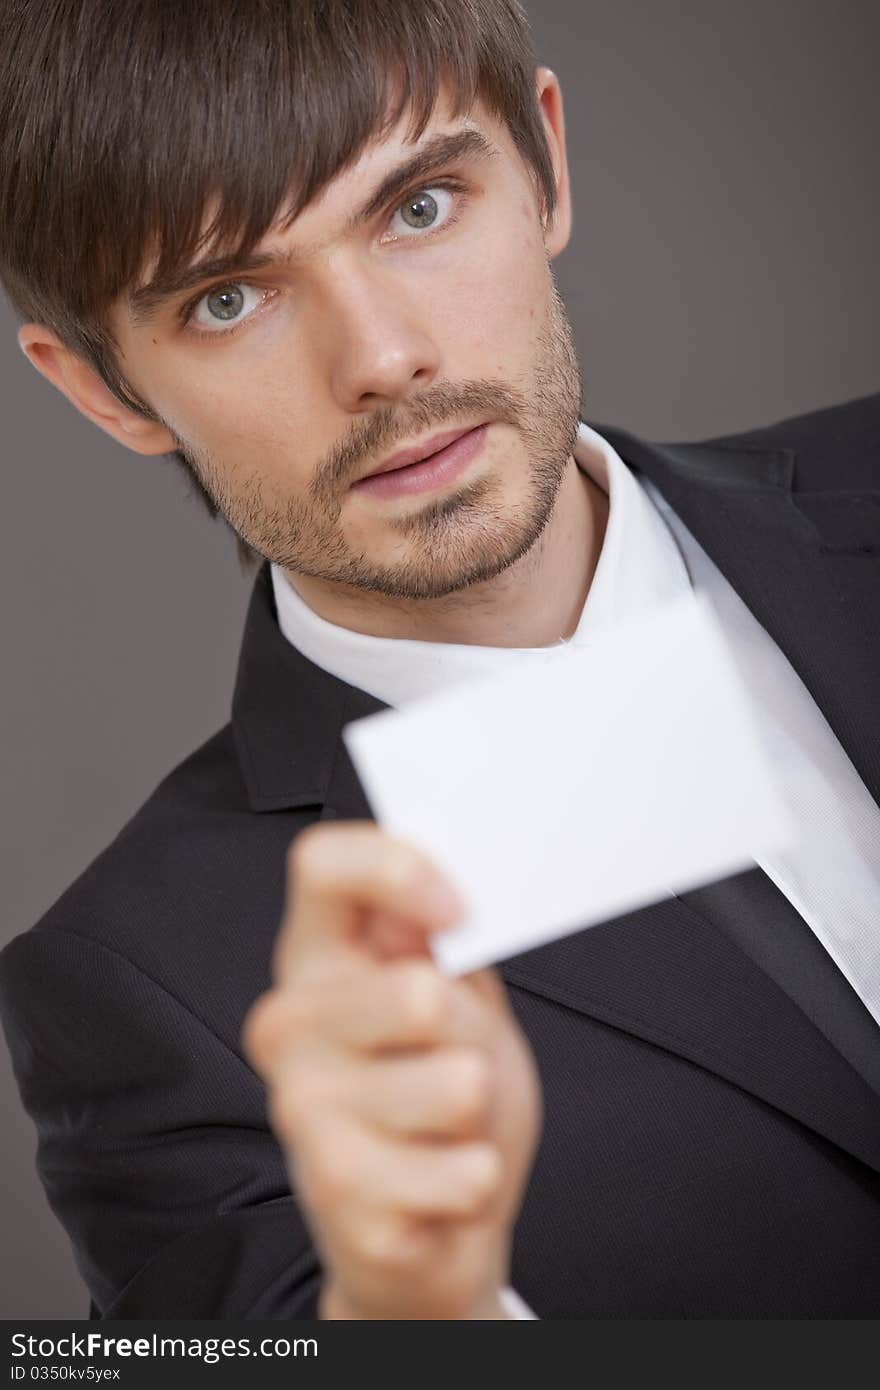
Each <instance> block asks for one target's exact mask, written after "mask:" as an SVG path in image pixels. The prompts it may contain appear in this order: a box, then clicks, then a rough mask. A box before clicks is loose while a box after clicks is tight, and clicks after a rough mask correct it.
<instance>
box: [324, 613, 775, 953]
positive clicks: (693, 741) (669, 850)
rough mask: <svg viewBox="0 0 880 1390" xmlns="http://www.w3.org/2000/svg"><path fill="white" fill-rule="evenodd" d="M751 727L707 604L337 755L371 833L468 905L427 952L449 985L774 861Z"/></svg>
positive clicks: (641, 624)
mask: <svg viewBox="0 0 880 1390" xmlns="http://www.w3.org/2000/svg"><path fill="white" fill-rule="evenodd" d="M756 717H757V712H756V711H755V710H754V709H753V708H752V706H751V705H750V702H749V696H748V694H747V692H746V690H745V687H744V686H743V684H742V681H741V678H740V676H739V673H738V671H737V670H736V667H735V666H734V664H733V660H732V658H731V656H730V654H729V652H728V650H727V647H726V644H725V642H724V638H723V635H722V634H721V632H720V629H719V627H718V623H717V619H716V618H715V616H714V613H713V612H712V609H711V607H710V605H709V603H708V601H707V600H706V599H704V598H703V597H702V596H701V595H698V594H692V593H689V594H687V595H684V596H682V597H681V598H677V599H676V600H675V601H674V602H672V603H670V604H667V605H664V606H662V607H656V608H653V609H652V610H650V611H649V612H648V613H646V614H645V615H644V616H643V617H640V618H639V619H637V620H634V621H630V622H627V623H625V624H620V625H618V626H616V627H615V628H613V629H609V630H606V631H604V632H600V633H598V634H597V635H596V636H595V638H594V639H591V641H590V643H588V644H587V645H584V646H578V647H571V648H566V649H565V651H564V653H562V654H561V659H559V660H554V661H551V662H550V663H548V664H547V665H546V666H542V667H540V668H537V669H535V668H534V667H532V666H524V668H523V670H522V672H518V671H513V672H511V671H510V670H509V669H505V670H504V671H503V672H502V673H499V674H498V675H494V674H493V675H490V676H480V677H477V678H475V679H474V680H473V681H472V682H468V683H466V684H463V685H458V686H456V687H454V688H452V689H447V690H443V691H439V692H438V693H437V694H434V695H430V696H427V697H424V698H421V699H419V700H417V701H414V702H412V703H411V704H408V705H406V706H405V707H404V708H402V709H396V710H395V709H389V710H380V711H379V712H378V713H376V714H372V715H369V716H367V717H366V718H364V719H358V720H355V721H354V722H352V723H349V724H347V725H346V726H345V728H344V729H343V738H344V740H345V744H346V747H347V749H348V751H349V754H350V756H351V759H352V762H353V763H354V766H355V769H356V771H357V773H358V776H359V777H360V779H361V782H362V784H363V786H364V789H365V791H366V793H367V796H368V797H369V800H370V803H371V805H372V807H373V810H374V812H375V815H376V819H377V821H378V823H379V824H380V825H382V826H383V827H385V829H387V830H389V831H390V832H391V833H393V834H395V835H399V836H402V837H404V838H407V839H409V840H410V841H411V842H412V843H414V844H416V845H418V846H419V847H420V848H422V849H423V850H425V851H426V852H427V853H428V854H429V855H430V856H431V857H432V859H433V860H434V862H435V863H436V864H437V865H438V867H439V868H441V869H442V870H443V871H445V873H446V874H447V875H448V877H449V878H450V880H451V881H452V883H453V884H454V885H455V886H456V888H457V889H458V891H459V893H460V894H461V895H462V897H463V899H464V901H465V903H466V904H467V910H466V912H465V914H464V915H463V916H462V918H461V919H460V920H459V922H458V923H457V924H456V925H455V926H454V927H451V928H449V929H448V930H446V931H443V932H441V933H437V934H436V935H435V936H434V937H433V946H432V949H433V951H434V955H435V959H436V960H437V961H438V963H439V964H440V965H441V967H442V968H444V969H445V970H446V971H447V972H448V973H450V974H460V973H463V972H465V971H469V970H474V969H477V968H479V967H481V966H484V965H488V964H491V963H493V962H495V961H498V960H503V959H506V958H507V957H509V956H512V955H516V954H518V953H519V952H521V951H525V950H528V949H530V948H531V947H534V946H538V945H541V944H543V943H545V942H547V941H550V940H552V939H553V938H554V937H558V936H561V935H564V934H566V933H568V932H572V931H577V930H580V929H582V928H584V927H588V926H592V925H594V924H595V923H597V922H602V921H606V920H607V919H608V918H611V917H615V916H617V915H619V914H620V913H623V912H628V911H632V910H634V909H635V908H638V907H642V906H645V905H646V904H648V903H651V902H656V901H658V900H659V899H660V898H663V897H666V896H668V895H669V894H670V893H672V892H683V891H685V890H687V889H688V888H693V887H696V886H697V885H699V884H702V883H707V882H711V881H712V880H714V879H718V878H723V877H725V876H727V875H728V874H732V873H737V872H738V871H740V870H741V869H745V868H749V867H751V866H752V865H753V864H754V862H755V859H756V858H757V857H759V856H763V855H765V854H767V853H769V852H771V851H773V850H776V849H778V848H782V847H784V846H785V845H786V844H787V843H788V841H789V838H790V834H791V825H790V819H789V816H788V813H787V810H786V808H785V804H784V802H783V800H782V798H781V795H780V793H779V792H778V790H777V788H776V787H775V785H774V782H773V778H772V776H771V773H770V771H769V769H768V767H767V765H766V762H765V759H764V755H763V752H762V750H761V747H760V745H759V742H758V737H757V734H756V732H755V718H756Z"/></svg>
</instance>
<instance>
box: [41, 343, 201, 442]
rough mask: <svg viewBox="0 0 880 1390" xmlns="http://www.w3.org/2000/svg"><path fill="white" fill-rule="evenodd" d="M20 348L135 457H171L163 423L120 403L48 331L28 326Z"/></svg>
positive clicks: (78, 407)
mask: <svg viewBox="0 0 880 1390" xmlns="http://www.w3.org/2000/svg"><path fill="white" fill-rule="evenodd" d="M18 345H19V347H20V348H21V350H22V352H23V353H24V355H25V357H26V358H27V359H28V361H29V362H30V363H31V364H32V366H34V367H36V369H37V371H38V372H39V373H40V374H41V375H42V376H44V377H45V378H46V380H47V381H51V383H52V385H53V386H55V387H57V388H58V390H59V391H60V392H61V393H62V395H64V396H66V397H67V399H68V400H69V401H71V402H72V404H73V405H75V406H76V408H77V410H78V411H79V412H80V413H81V414H82V415H85V417H86V419H87V420H91V421H92V424H94V425H97V426H98V428H99V429H102V430H104V431H105V432H106V433H107V434H109V435H112V436H113V438H114V439H116V440H118V441H119V443H120V444H124V445H125V447H126V448H127V449H133V450H134V452H135V453H136V454H168V453H172V452H173V451H174V450H175V449H176V448H177V443H176V441H175V439H174V437H173V435H172V434H171V433H170V431H169V430H167V429H166V428H165V426H164V425H163V424H161V422H155V421H152V420H145V419H144V418H143V416H141V415H136V414H135V412H134V411H133V410H129V409H128V408H127V407H126V406H124V405H123V404H122V402H121V401H118V400H117V399H116V397H115V396H114V395H113V392H112V391H110V390H109V388H108V387H107V386H106V384H105V383H104V382H103V381H102V380H101V378H100V377H99V376H98V374H97V373H96V372H95V371H94V370H93V369H92V368H91V367H90V366H89V365H88V363H86V362H84V361H83V360H82V358H81V357H77V356H76V354H75V353H73V352H71V351H70V349H69V348H66V347H65V346H64V344H63V343H61V342H60V341H59V339H58V338H57V337H56V335H55V334H54V333H53V332H52V331H51V329H49V328H45V327H44V326H43V325H42V324H40V323H25V324H23V325H22V326H21V328H20V329H19V330H18Z"/></svg>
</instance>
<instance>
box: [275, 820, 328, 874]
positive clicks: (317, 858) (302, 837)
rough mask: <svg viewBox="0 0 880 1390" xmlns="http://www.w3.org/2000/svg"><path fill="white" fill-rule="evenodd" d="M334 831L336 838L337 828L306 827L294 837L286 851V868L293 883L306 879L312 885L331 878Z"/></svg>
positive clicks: (323, 826) (325, 826) (326, 826)
mask: <svg viewBox="0 0 880 1390" xmlns="http://www.w3.org/2000/svg"><path fill="white" fill-rule="evenodd" d="M334 831H335V832H336V833H337V837H338V832H339V827H338V826H334V825H324V824H321V825H307V826H305V828H304V829H302V830H300V831H299V833H298V834H297V835H296V836H295V837H294V839H293V840H292V841H291V843H290V845H289V846H288V849H287V867H288V870H289V872H290V874H291V876H292V877H293V879H294V881H296V880H299V879H308V881H309V883H311V884H314V883H321V882H323V881H324V880H326V879H327V878H329V877H330V876H331V874H332V870H333V859H334V854H333V838H334V837H333V832H334Z"/></svg>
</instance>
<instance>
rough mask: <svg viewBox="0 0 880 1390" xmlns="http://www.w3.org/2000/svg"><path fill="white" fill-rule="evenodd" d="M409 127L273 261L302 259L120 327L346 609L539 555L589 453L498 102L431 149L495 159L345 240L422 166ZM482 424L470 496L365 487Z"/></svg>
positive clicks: (242, 493)
mask: <svg viewBox="0 0 880 1390" xmlns="http://www.w3.org/2000/svg"><path fill="white" fill-rule="evenodd" d="M406 116H407V113H406V112H405V113H404V116H403V118H402V120H401V122H400V124H399V125H398V126H397V127H395V129H394V131H393V132H392V133H391V135H390V136H389V137H388V138H386V139H385V140H383V141H382V143H381V144H373V145H371V146H369V147H368V148H367V150H366V151H365V152H364V154H363V155H362V156H361V158H360V159H359V160H358V161H357V162H356V163H355V164H354V165H353V166H351V167H350V168H349V169H347V170H345V171H343V172H342V173H341V174H340V175H338V176H337V178H336V179H335V180H334V181H333V182H332V183H331V184H330V185H329V186H328V188H327V189H326V190H325V191H324V193H323V194H322V195H321V197H320V198H319V199H317V200H314V201H313V202H312V204H310V205H309V206H308V207H307V208H306V209H304V210H303V211H302V212H301V213H300V215H299V216H298V217H297V218H296V220H295V221H294V222H293V224H292V225H291V226H290V227H289V228H288V229H287V230H286V231H284V232H279V233H277V234H269V235H267V236H266V237H265V238H264V240H263V242H262V244H261V246H260V248H259V249H260V250H261V251H263V250H267V251H270V250H281V251H284V250H289V249H291V248H296V249H297V250H302V251H303V252H304V253H305V254H304V255H303V257H302V259H300V260H298V261H297V262H296V263H293V264H289V265H286V266H283V267H281V266H275V267H269V268H266V269H263V270H259V271H256V272H249V273H247V274H246V275H245V274H241V275H239V274H237V273H235V272H231V273H230V274H229V275H228V276H227V277H226V278H225V279H223V280H217V279H216V278H215V279H214V280H213V281H212V282H209V283H203V284H201V285H199V286H197V287H196V288H195V289H191V290H190V291H189V292H188V293H185V294H181V295H179V296H177V297H176V298H175V299H174V300H172V301H171V302H169V303H168V304H166V305H164V306H162V307H161V308H160V309H159V310H157V312H156V316H155V318H154V319H153V320H152V321H151V322H149V323H143V324H140V325H138V326H135V325H133V324H132V323H131V322H130V321H129V318H128V312H127V305H125V306H123V303H122V302H120V304H118V305H117V306H115V310H114V318H113V327H114V331H115V332H116V333H117V335H118V339H119V342H120V346H121V348H122V354H123V355H122V358H121V362H120V365H121V368H122V370H123V372H124V373H125V374H126V376H127V378H128V380H129V382H130V383H131V385H132V387H133V388H134V390H135V391H136V392H137V393H138V395H139V396H140V397H141V398H142V399H143V400H145V401H147V402H149V404H150V406H151V407H152V409H153V410H154V411H155V413H156V414H157V415H158V416H159V417H160V419H161V421H162V422H163V424H164V425H165V427H166V428H167V429H168V431H169V432H170V434H171V435H172V437H173V438H174V441H175V445H174V447H176V448H178V449H179V450H180V451H181V453H183V454H184V456H185V457H186V459H187V460H188V462H189V463H190V466H191V467H192V468H193V470H194V471H195V472H196V474H197V476H198V477H199V478H200V480H201V482H202V484H203V486H204V487H205V489H206V491H207V492H208V493H209V494H210V495H211V496H212V498H213V499H214V500H215V502H216V503H217V505H218V507H219V508H220V511H221V512H222V513H223V515H224V516H225V517H226V518H227V520H228V521H229V522H230V524H231V525H232V526H233V527H234V528H235V530H236V531H237V532H238V533H239V534H240V535H242V536H243V537H244V538H245V540H247V541H248V542H249V544H250V545H251V546H253V547H254V549H256V550H257V551H259V552H260V553H261V554H263V555H265V556H267V557H268V558H269V559H271V560H273V561H275V562H276V563H277V564H279V565H281V566H283V567H285V568H286V569H287V570H288V571H289V572H290V573H291V574H292V575H296V574H297V573H298V574H303V575H309V576H311V577H312V578H313V579H314V580H317V581H321V582H323V583H324V584H327V585H328V586H331V587H333V588H334V590H335V591H336V592H338V593H347V592H349V591H350V590H354V591H356V592H358V593H363V592H365V591H369V592H372V593H374V594H380V595H383V596H386V597H396V598H402V599H427V598H440V597H442V596H444V595H448V594H454V593H456V592H457V591H459V590H460V589H462V588H464V587H465V586H467V585H470V584H473V583H474V582H477V581H480V580H487V579H491V578H493V577H494V576H495V575H498V574H500V573H502V572H503V571H504V570H505V569H506V568H508V566H510V565H511V564H513V562H514V561H515V560H517V559H519V558H520V556H522V555H524V554H526V553H527V552H528V551H529V550H530V549H531V547H532V546H533V544H534V543H535V541H536V540H537V538H538V537H539V535H540V534H541V532H542V530H543V529H544V527H545V524H546V522H547V520H548V518H549V516H550V513H551V512H552V509H553V504H554V501H555V499H556V495H557V492H558V489H559V487H560V484H561V481H562V478H563V475H564V473H565V470H566V467H567V465H568V463H569V460H570V457H571V449H572V447H573V444H574V440H575V435H576V430H577V419H578V409H579V405H580V376H579V371H578V365H577V360H576V356H575V350H574V344H573V338H572V333H571V328H570V325H569V323H568V320H567V317H566V314H565V310H564V307H563V305H562V302H561V300H560V298H559V295H558V292H557V290H556V286H555V282H554V279H553V276H552V273H551V270H550V265H549V260H548V255H547V248H546V246H545V242H544V237H543V233H542V224H541V217H540V209H539V207H538V203H537V199H536V196H535V193H534V189H533V186H532V184H531V182H530V180H529V176H528V173H527V170H526V168H525V166H524V165H523V163H522V161H521V160H520V158H519V156H518V154H517V152H516V149H515V146H514V145H513V142H512V140H511V138H510V136H509V134H508V133H507V130H506V128H505V127H504V126H503V125H501V124H500V123H498V122H497V121H496V120H495V119H494V118H493V117H492V116H491V114H490V113H489V112H488V111H487V109H486V108H485V107H484V106H483V105H482V103H477V104H476V105H475V106H474V108H473V109H472V111H471V113H470V114H469V116H468V117H467V118H464V119H463V118H458V119H457V120H454V119H452V118H451V117H450V115H449V113H448V107H447V106H446V103H445V101H444V100H441V102H440V103H439V104H438V106H437V108H436V110H435V112H434V115H433V117H432V120H431V122H430V124H429V125H428V127H427V129H426V130H425V132H424V134H423V135H422V137H421V138H420V140H419V143H418V147H419V148H421V147H422V146H423V145H425V144H426V143H428V142H429V141H430V140H431V139H432V138H433V137H434V136H435V135H438V134H450V133H454V132H456V131H461V130H467V129H476V130H478V131H479V132H481V133H482V134H483V135H484V136H486V137H487V138H488V139H489V140H490V141H491V142H492V145H493V146H495V148H496V151H497V152H496V153H495V155H494V156H493V157H489V158H486V157H485V156H481V155H480V154H479V153H472V154H471V155H469V156H465V157H463V158H458V159H454V160H452V161H451V162H449V163H444V164H441V165H440V166H438V167H437V169H436V171H434V172H431V173H429V174H428V175H427V176H425V177H423V178H421V179H420V180H419V181H417V182H416V183H414V184H413V185H411V186H409V188H408V189H406V190H404V193H403V196H401V195H400V193H399V192H398V194H397V196H396V197H395V198H394V199H393V201H392V203H390V204H388V205H385V206H383V208H382V210H381V211H379V212H377V213H375V214H374V215H373V216H372V217H371V218H370V219H369V220H368V221H366V222H365V223H363V224H362V225H359V226H356V227H355V228H354V229H353V230H350V231H346V232H345V234H344V235H343V232H342V229H343V227H344V224H345V223H346V222H347V220H348V219H349V217H351V215H352V213H353V212H354V210H355V209H359V208H361V207H362V206H363V205H364V204H365V203H366V201H367V199H368V197H369V195H370V194H371V193H372V192H373V191H374V189H375V188H376V186H377V184H378V183H379V182H380V180H381V179H382V178H383V177H384V176H385V175H386V174H387V173H388V172H389V171H390V170H391V169H392V168H394V167H395V166H397V165H399V164H402V163H403V162H404V161H405V160H407V159H408V158H409V157H411V156H412V154H413V153H414V148H415V147H414V146H413V145H411V144H406V143H404V131H405V123H406ZM151 268H152V267H148V268H147V269H148V270H150V269H151ZM187 306H189V307H190V311H191V319H190V321H189V323H188V324H186V323H184V322H182V321H181V318H180V314H181V310H185V309H186V307H187ZM224 330H231V331H224ZM483 422H489V428H488V430H487V431H486V433H485V439H484V443H483V446H482V448H481V449H480V450H479V451H478V453H477V454H476V455H475V457H474V458H473V459H472V460H471V461H470V462H469V463H468V464H467V466H466V467H465V468H464V470H463V471H462V472H461V473H460V474H459V475H458V476H457V477H456V478H455V479H454V480H451V481H448V482H446V483H444V484H442V485H440V486H436V487H433V488H431V489H429V490H427V491H421V492H418V493H414V494H407V495H402V496H394V497H385V496H377V495H375V494H374V493H371V492H370V491H369V490H360V489H358V488H353V486H352V485H353V484H354V483H356V482H357V481H358V479H360V478H362V477H363V476H364V475H365V474H366V473H368V472H370V471H372V470H373V469H374V468H375V467H376V465H377V464H378V463H380V462H381V461H383V460H384V459H386V458H387V457H388V456H389V455H391V454H392V453H396V452H398V451H399V450H400V449H402V448H404V447H406V446H409V445H411V444H414V443H422V442H423V441H426V440H427V439H429V438H430V437H431V436H433V435H436V434H439V433H443V432H448V431H451V430H454V429H456V428H459V429H462V428H466V427H468V428H469V427H471V426H476V425H479V424H482V423H483ZM349 586H350V587H349Z"/></svg>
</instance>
